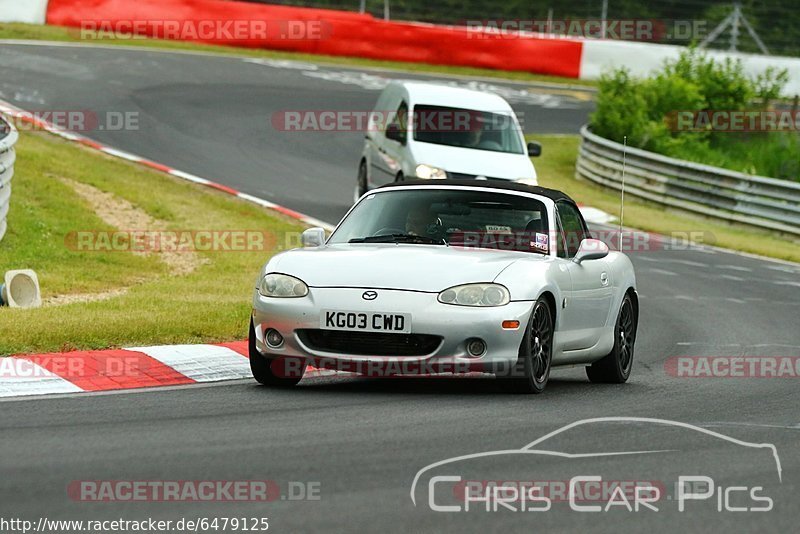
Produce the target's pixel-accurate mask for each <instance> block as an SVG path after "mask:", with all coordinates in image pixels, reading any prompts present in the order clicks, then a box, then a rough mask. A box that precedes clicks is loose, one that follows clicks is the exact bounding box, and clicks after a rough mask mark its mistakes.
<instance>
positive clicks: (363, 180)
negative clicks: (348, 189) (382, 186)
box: [353, 160, 367, 202]
mask: <svg viewBox="0 0 800 534" xmlns="http://www.w3.org/2000/svg"><path fill="white" fill-rule="evenodd" d="M366 192H367V163H366V162H365V161H363V160H362V161H361V164H360V165H359V166H358V177H357V178H356V189H355V192H354V194H353V202H358V199H359V198H361V197H362V195H364V194H365V193H366Z"/></svg>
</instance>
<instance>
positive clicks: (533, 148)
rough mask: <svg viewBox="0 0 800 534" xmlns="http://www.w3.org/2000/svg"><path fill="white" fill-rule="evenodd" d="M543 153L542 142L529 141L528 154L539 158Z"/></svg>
mask: <svg viewBox="0 0 800 534" xmlns="http://www.w3.org/2000/svg"><path fill="white" fill-rule="evenodd" d="M541 155H542V145H541V143H537V142H536V141H531V142H530V143H528V156H530V157H532V158H538V157H539V156H541Z"/></svg>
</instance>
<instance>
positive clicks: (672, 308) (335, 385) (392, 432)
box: [0, 44, 800, 532]
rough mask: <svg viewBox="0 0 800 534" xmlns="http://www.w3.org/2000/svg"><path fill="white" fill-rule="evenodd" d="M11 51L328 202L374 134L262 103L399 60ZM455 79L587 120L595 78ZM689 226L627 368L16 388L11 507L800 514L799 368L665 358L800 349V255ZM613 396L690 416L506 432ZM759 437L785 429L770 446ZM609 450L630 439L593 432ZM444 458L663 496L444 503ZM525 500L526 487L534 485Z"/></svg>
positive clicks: (294, 516)
mask: <svg viewBox="0 0 800 534" xmlns="http://www.w3.org/2000/svg"><path fill="white" fill-rule="evenodd" d="M0 72H2V77H0V98H3V99H5V100H7V101H9V102H11V103H13V104H15V105H17V106H19V107H21V108H23V109H26V110H37V109H55V110H58V109H64V110H75V109H91V110H93V111H95V112H97V113H98V114H102V113H103V112H104V111H131V112H138V114H139V129H138V131H91V132H87V134H86V135H88V136H89V137H91V138H93V139H95V140H97V141H101V142H103V143H107V144H109V145H111V146H114V147H117V148H120V149H123V150H127V151H130V152H133V153H135V154H138V155H141V156H144V157H147V158H150V159H152V160H155V161H158V162H161V163H164V164H167V165H170V166H173V167H176V168H178V169H181V170H184V171H187V172H190V173H194V174H198V175H200V176H203V177H206V178H209V179H212V180H215V181H218V182H221V183H224V184H226V185H229V186H232V187H235V188H237V189H240V190H242V191H244V192H247V193H251V194H253V195H257V196H260V197H263V198H266V199H268V200H271V201H273V202H277V203H280V204H283V205H286V206H288V207H290V208H292V209H296V210H299V211H302V212H305V213H308V214H309V215H312V216H314V217H317V218H320V219H322V220H325V221H329V222H332V223H335V222H337V221H338V218H339V217H340V216H341V215H342V214H343V212H344V211H345V210H346V209H347V208H348V207H349V205H350V203H351V201H352V190H353V183H354V180H355V170H356V166H357V163H358V157H359V153H360V146H361V142H362V137H363V134H362V133H358V132H350V133H341V132H327V133H324V132H307V133H290V132H285V131H280V130H277V129H275V128H274V127H273V124H272V122H271V119H270V118H271V116H272V114H274V113H276V112H281V111H285V110H292V109H301V110H302V109H318V110H319V109H336V110H363V111H366V110H369V109H370V107H371V106H372V105H373V104H374V101H375V99H376V98H377V90H378V89H379V88H380V87H381V86H382V85H381V84H383V83H385V79H386V78H388V77H389V76H391V75H390V74H388V73H382V72H376V71H361V70H358V69H347V68H341V67H326V66H317V65H308V64H294V63H288V64H287V63H273V62H255V63H254V62H251V61H246V60H242V59H239V58H227V57H226V58H222V57H207V56H200V55H188V54H174V53H160V52H148V51H141V50H137V51H131V50H122V49H113V50H112V49H99V48H86V47H80V48H79V47H65V46H59V47H54V46H44V45H11V44H2V45H1V46H0ZM448 81H452V82H455V83H458V84H470V83H472V84H473V85H480V84H482V83H485V84H489V85H492V86H493V87H494V88H495V89H496V90H499V91H501V92H502V93H503V94H504V96H506V97H507V98H509V100H510V101H511V102H512V106H513V107H514V108H515V109H516V110H517V111H518V112H521V113H522V115H523V123H524V127H525V129H526V130H527V131H536V132H548V133H550V132H555V133H575V132H577V130H578V128H579V127H580V125H581V124H583V123H584V122H585V121H586V119H587V115H588V113H589V112H590V110H591V107H592V104H591V102H590V101H589V99H587V98H586V95H585V94H583V93H582V92H581V91H575V90H562V89H553V88H544V87H538V86H532V85H526V84H515V83H505V82H501V81H493V82H481V81H472V82H471V81H470V80H465V79H460V80H455V79H448ZM544 157H546V154H545V156H544ZM578 200H580V199H578ZM675 248H676V249H675V250H659V251H649V252H641V253H635V254H633V255H632V259H633V262H634V264H635V267H636V272H637V279H638V285H639V293H640V295H641V317H640V327H639V337H638V340H637V345H636V360H635V363H634V370H633V375H632V378H631V380H630V381H629V382H628V383H627V384H625V385H622V386H603V385H592V384H589V382H588V380H586V378H585V374H584V371H583V369H566V370H557V371H554V373H553V376H552V377H551V381H550V384H549V385H548V388H547V391H546V392H545V393H544V395H540V396H519V395H510V394H507V393H505V392H504V391H503V390H502V388H501V386H500V384H499V383H498V381H496V380H494V379H492V378H489V377H477V378H461V379H449V378H435V379H433V378H429V379H393V380H379V379H367V378H342V377H325V378H315V379H308V380H305V381H303V382H302V383H301V384H300V386H299V387H297V388H295V389H294V390H290V391H275V390H269V389H266V388H263V387H258V386H257V385H256V384H255V382H251V381H241V382H229V383H224V384H216V385H209V386H193V387H182V388H172V389H161V390H157V391H137V392H123V393H117V394H97V395H80V396H63V397H51V398H41V399H33V400H31V399H21V400H12V401H5V402H2V403H1V404H0V407H1V408H2V414H3V415H2V416H1V417H0V432H2V436H3V437H2V446H1V447H2V448H1V449H0V451H1V452H2V455H1V456H0V466H1V468H2V471H1V472H2V474H3V476H2V478H0V515H2V517H5V518H9V517H20V518H25V519H30V520H32V521H37V520H38V519H39V518H41V517H46V518H48V519H98V520H102V519H109V520H110V519H119V518H123V519H145V518H148V517H153V518H160V519H165V520H166V519H169V520H179V519H181V518H193V519H197V518H215V517H216V518H226V517H227V518H232V517H239V518H244V517H247V518H261V517H268V518H269V526H270V530H271V531H275V532H316V531H322V530H325V531H336V532H360V531H364V532H367V531H370V532H444V531H468V532H476V531H480V532H516V531H527V532H533V531H544V530H555V531H564V532H584V531H589V530H592V531H601V532H618V531H626V532H627V531H629V532H642V531H646V530H650V531H656V532H675V531H678V532H680V531H691V532H697V531H701V532H754V531H760V532H796V531H797V528H798V526H797V525H798V524H800V501H799V500H798V495H799V494H798V491H800V487H799V486H798V482H797V481H798V477H800V454H798V453H800V416H798V406H800V402H799V401H800V395H799V394H798V381H797V378H791V377H783V378H686V377H678V376H673V374H674V373H672V374H671V373H670V372H669V369H671V367H670V365H671V364H670V362H674V361H675V360H674V359H673V360H671V358H675V357H679V356H696V357H703V356H723V357H738V356H762V357H765V356H780V357H795V358H797V357H800V328H799V327H800V319H798V317H800V276H799V275H800V267H798V266H796V265H789V264H781V263H777V262H771V261H765V260H760V259H755V258H749V257H744V256H740V255H735V254H731V253H727V252H722V251H718V250H709V249H689V250H686V249H685V248H684V249H680V248H681V247H675ZM254 268H255V267H254ZM796 361H797V360H795V362H796ZM615 416H618V417H619V416H623V417H639V418H659V419H665V420H670V421H675V422H680V423H683V424H685V426H674V425H665V424H659V423H656V422H653V421H643V420H639V421H607V420H606V421H602V420H601V421H595V422H587V423H586V424H581V425H578V426H575V427H574V428H571V429H569V430H567V431H566V432H564V433H562V434H558V435H555V436H553V437H552V438H550V439H547V440H544V441H543V442H541V443H540V444H538V445H537V446H536V448H537V449H544V450H547V451H551V452H553V451H558V452H561V453H568V454H570V455H571V456H566V455H563V454H562V455H554V454H519V453H514V452H513V451H519V449H521V448H522V447H524V446H525V445H527V444H529V443H531V442H533V441H535V440H538V439H539V438H541V437H543V436H545V435H547V434H548V433H551V432H553V431H556V430H558V429H560V428H562V427H564V426H565V425H569V424H571V423H575V422H578V421H583V420H586V419H590V418H604V417H615ZM698 429H704V430H706V431H711V432H714V433H718V435H716V434H715V435H711V434H708V433H707V432H702V431H700V430H698ZM720 436H724V437H720ZM725 438H728V439H725ZM745 443H749V444H751V445H752V444H772V445H774V447H775V452H776V454H775V455H773V454H772V453H771V452H770V451H771V449H768V448H765V447H755V446H748V445H746V444H745ZM486 451H512V452H509V453H506V454H499V455H494V456H489V457H482V458H478V459H477V460H476V461H474V462H472V461H467V462H465V463H466V464H468V465H464V463H462V462H457V463H454V464H446V465H443V466H439V467H437V468H434V469H433V470H427V471H423V472H422V474H421V475H420V476H419V478H417V479H416V480H417V481H418V482H417V484H416V486H415V487H414V490H413V491H412V484H413V483H414V481H415V477H416V475H417V474H418V472H419V471H420V470H423V469H424V468H425V467H426V466H429V465H430V464H434V463H435V462H440V461H443V460H447V459H448V458H452V457H458V456H463V455H472V454H475V453H481V452H486ZM644 451H648V452H644ZM652 451H658V452H652ZM609 452H637V453H639V454H625V455H605V456H602V455H599V454H603V453H609ZM433 474H436V475H444V476H451V477H452V476H460V477H461V479H462V481H466V480H468V481H485V480H505V481H530V480H537V481H548V483H549V485H550V486H549V487H551V488H556V487H558V484H559V483H561V484H562V485H563V483H568V482H569V480H571V479H572V478H573V477H576V476H591V475H598V476H601V477H602V478H603V480H605V481H613V480H616V481H631V480H635V481H656V482H659V483H660V486H661V487H662V490H663V494H662V498H661V499H660V500H659V501H658V503H657V508H658V509H659V510H658V511H655V510H651V509H649V508H646V507H642V508H641V509H639V510H638V511H636V510H632V511H629V510H628V509H627V507H625V506H613V507H611V509H609V510H608V511H603V510H601V511H591V512H578V511H575V510H573V509H571V508H570V506H569V503H568V502H565V499H563V498H558V496H557V494H556V493H557V492H556V493H554V494H553V499H552V505H551V507H550V508H549V509H548V510H546V511H543V510H542V511H530V510H528V511H525V512H521V511H519V510H513V511H512V510H510V509H508V508H504V507H501V508H500V509H498V510H489V511H487V510H486V509H485V507H484V508H481V506H480V503H473V504H472V506H471V507H470V510H469V511H461V512H444V511H434V510H432V507H431V501H433V503H434V506H436V505H438V504H439V503H445V502H447V503H448V504H451V505H452V504H453V502H455V503H456V504H455V505H456V506H460V508H461V509H463V507H464V502H463V499H459V498H458V491H457V490H458V488H459V486H458V485H457V484H456V483H453V482H441V481H439V482H438V483H437V482H435V481H433V482H432V478H431V476H432V475H433ZM678 476H695V477H699V476H708V477H710V478H711V479H712V480H713V483H714V488H713V489H712V490H710V491H711V496H709V497H708V498H705V499H702V500H701V499H694V500H685V501H684V504H685V509H684V511H680V510H679V506H678V502H679V499H678V498H677V494H676V491H675V490H674V488H673V487H672V482H673V481H674V480H676V479H677V477H678ZM87 480H89V481H97V480H112V481H113V480H117V481H119V480H139V481H142V480H146V481H152V480H168V481H198V480H213V481H236V480H272V481H275V484H276V487H277V488H278V489H279V490H280V491H279V494H280V496H278V494H276V498H275V500H274V501H273V502H270V503H266V504H265V503H250V502H194V503H191V502H184V503H168V502H153V501H152V500H149V501H146V502H83V501H81V500H80V499H79V498H76V496H75V494H74V492H69V491H68V488H69V487H70V484H71V483H73V482H75V481H87ZM437 484H438V485H437ZM448 484H449V485H448ZM656 485H659V484H656ZM742 487H745V488H746V490H745V491H744V492H742V491H740V490H739V489H737V488H742ZM298 488H300V489H298ZM730 488H734V489H732V490H730ZM758 488H760V489H758ZM726 490H730V491H726ZM696 491H697V492H698V493H701V492H703V491H705V490H701V489H697V490H696ZM751 492H752V493H751ZM309 494H311V495H312V498H311V499H309V498H308V497H309ZM412 495H414V497H415V500H412ZM753 495H756V496H760V495H766V496H769V497H770V499H771V500H772V506H771V510H770V511H764V512H758V511H749V512H745V511H731V510H732V509H734V508H746V509H752V508H759V507H762V506H765V505H764V502H763V501H758V500H757V499H753V498H752V497H753ZM317 497H318V498H317ZM684 497H685V496H684ZM590 501H592V498H588V499H587V500H586V501H583V502H582V503H581V504H584V505H588V504H594V503H591V502H590ZM415 502H416V504H415ZM512 504H513V506H510V507H511V508H520V502H519V499H517V500H513V499H512ZM600 504H601V505H603V506H604V505H605V500H603V502H601V503H600ZM720 510H721V511H720Z"/></svg>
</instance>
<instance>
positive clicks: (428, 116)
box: [413, 105, 525, 154]
mask: <svg viewBox="0 0 800 534" xmlns="http://www.w3.org/2000/svg"><path fill="white" fill-rule="evenodd" d="M413 118H414V124H413V128H414V140H415V141H419V142H420V143H431V144H434V145H447V146H457V147H462V148H472V149H475V150H488V151H491V152H506V153H510V154H524V153H525V152H524V149H523V145H522V136H521V135H520V133H521V132H520V131H519V125H518V123H517V121H516V120H515V119H514V116H513V115H509V114H504V113H492V112H490V111H476V110H473V109H460V108H450V107H444V106H427V105H416V106H414V114H413Z"/></svg>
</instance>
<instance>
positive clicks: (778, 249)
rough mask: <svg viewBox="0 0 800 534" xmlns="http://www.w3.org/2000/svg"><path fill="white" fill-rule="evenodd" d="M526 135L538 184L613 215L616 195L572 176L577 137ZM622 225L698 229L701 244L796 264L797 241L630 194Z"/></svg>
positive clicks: (798, 258) (660, 229)
mask: <svg viewBox="0 0 800 534" xmlns="http://www.w3.org/2000/svg"><path fill="white" fill-rule="evenodd" d="M528 137H529V139H536V140H537V141H539V142H541V143H542V156H541V157H540V158H536V159H534V164H535V165H536V170H537V173H538V175H539V183H540V184H541V185H543V186H545V187H552V188H555V189H560V190H562V191H564V192H565V193H567V194H568V195H570V196H571V197H572V198H574V199H575V200H576V201H577V202H580V203H583V204H586V205H589V206H593V207H595V208H599V209H601V210H603V211H606V212H608V213H611V214H612V215H617V214H619V201H620V196H619V193H618V192H615V191H613V190H610V189H607V188H604V187H602V186H600V185H596V184H594V183H592V182H588V181H586V180H578V179H577V178H575V161H576V160H577V157H578V146H579V145H580V136H577V135H564V136H557V135H530V136H528ZM625 226H626V227H630V228H637V229H640V230H645V231H648V232H655V233H658V234H665V235H669V234H672V233H681V232H684V233H685V232H698V231H702V232H705V235H706V236H707V240H706V242H705V243H704V244H707V245H715V246H719V247H724V248H729V249H733V250H739V251H743V252H749V253H751V254H758V255H761V256H768V257H772V258H778V259H783V260H790V261H797V262H800V241H797V240H795V241H791V240H790V239H789V238H787V237H785V236H781V235H778V234H775V233H770V232H766V231H761V230H758V229H753V228H749V227H746V226H743V225H732V224H727V223H724V222H720V221H719V220H716V219H711V218H708V217H701V216H697V215H694V214H690V213H688V212H684V211H679V210H673V209H667V208H664V207H662V206H659V205H658V204H654V203H652V202H647V201H644V200H640V199H637V198H636V197H633V196H631V195H626V197H625ZM679 235H681V234H679ZM683 235H685V234H683Z"/></svg>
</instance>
